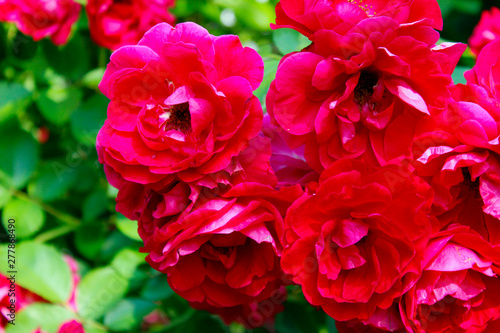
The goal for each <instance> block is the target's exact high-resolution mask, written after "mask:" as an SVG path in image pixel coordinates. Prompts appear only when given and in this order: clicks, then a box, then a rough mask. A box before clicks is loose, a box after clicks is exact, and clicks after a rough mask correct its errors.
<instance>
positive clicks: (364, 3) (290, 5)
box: [271, 0, 443, 37]
mask: <svg viewBox="0 0 500 333" xmlns="http://www.w3.org/2000/svg"><path fill="white" fill-rule="evenodd" d="M377 16H386V17H390V18H392V19H394V20H396V21H397V22H398V23H416V22H418V24H425V25H428V26H430V27H432V28H434V29H438V30H441V29H442V27H443V18H442V17H441V10H440V9H439V4H438V2H437V1H436V0H360V1H346V0H281V1H280V2H279V3H278V5H277V6H276V24H275V25H274V24H271V27H272V28H273V29H276V28H292V29H295V30H297V31H298V32H300V33H301V34H303V35H305V36H307V37H311V36H312V35H313V34H314V33H315V32H316V31H318V30H321V29H328V30H335V29H336V28H337V27H339V28H340V27H342V26H343V25H344V24H345V23H352V24H357V23H359V22H361V21H362V20H364V19H367V18H369V17H377Z"/></svg>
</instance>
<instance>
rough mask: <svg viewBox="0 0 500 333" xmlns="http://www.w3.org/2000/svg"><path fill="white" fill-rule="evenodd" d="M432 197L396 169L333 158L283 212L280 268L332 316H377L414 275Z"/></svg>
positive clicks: (420, 184) (428, 227)
mask: <svg viewBox="0 0 500 333" xmlns="http://www.w3.org/2000/svg"><path fill="white" fill-rule="evenodd" d="M431 200H432V191H431V190H430V188H429V186H428V185H427V184H425V183H424V182H423V181H422V180H420V179H419V178H416V177H412V176H410V175H408V174H407V173H406V172H402V171H399V170H398V169H397V168H395V167H392V166H386V167H382V168H373V167H371V166H369V165H367V164H365V163H362V162H360V161H356V160H340V161H337V162H335V163H333V164H332V165H331V166H330V167H329V168H328V169H326V170H325V171H324V172H323V174H322V175H321V178H320V182H319V187H318V188H317V190H316V192H315V193H309V194H304V195H303V196H302V197H301V198H300V199H298V200H297V201H296V202H295V203H294V204H293V205H292V206H291V207H290V209H289V210H288V213H287V216H286V221H285V222H286V223H285V244H288V245H287V246H285V249H284V251H283V255H282V259H281V266H282V268H283V270H284V271H285V273H288V274H291V275H292V276H293V278H292V279H293V281H294V282H295V283H297V284H300V285H301V286H302V291H303V292H304V295H305V297H306V299H307V300H308V301H309V302H310V303H311V304H313V305H315V306H321V307H322V308H323V310H324V311H325V312H326V313H327V314H328V315H329V316H331V317H332V318H334V319H335V320H341V321H345V320H352V319H360V320H365V321H366V320H369V318H370V317H372V316H373V315H374V314H376V313H377V316H382V315H384V313H383V312H384V311H385V310H386V309H388V308H390V307H391V306H392V304H393V302H394V300H395V299H396V298H397V297H400V296H401V295H402V294H403V293H404V292H405V291H406V290H407V289H408V288H410V287H411V285H412V283H413V282H414V281H415V280H416V278H418V276H419V275H420V272H421V260H422V257H423V253H424V250H425V246H426V244H427V241H428V238H429V236H430V233H431V221H430V220H429V218H428V216H427V214H428V212H429V207H430V202H431ZM377 311H381V312H382V313H381V314H379V313H378V312H377Z"/></svg>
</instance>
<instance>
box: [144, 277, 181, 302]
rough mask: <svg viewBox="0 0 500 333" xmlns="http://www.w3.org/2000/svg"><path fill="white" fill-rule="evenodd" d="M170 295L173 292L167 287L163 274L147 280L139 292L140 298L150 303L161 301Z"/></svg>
mask: <svg viewBox="0 0 500 333" xmlns="http://www.w3.org/2000/svg"><path fill="white" fill-rule="evenodd" d="M172 295H174V291H173V290H172V289H171V288H170V286H169V285H168V282H167V276H166V275H164V274H161V275H159V276H156V277H155V278H152V279H149V280H148V281H147V282H146V285H145V286H144V289H142V292H141V296H142V297H143V298H145V299H148V300H150V301H159V300H163V299H166V298H169V297H170V296H172Z"/></svg>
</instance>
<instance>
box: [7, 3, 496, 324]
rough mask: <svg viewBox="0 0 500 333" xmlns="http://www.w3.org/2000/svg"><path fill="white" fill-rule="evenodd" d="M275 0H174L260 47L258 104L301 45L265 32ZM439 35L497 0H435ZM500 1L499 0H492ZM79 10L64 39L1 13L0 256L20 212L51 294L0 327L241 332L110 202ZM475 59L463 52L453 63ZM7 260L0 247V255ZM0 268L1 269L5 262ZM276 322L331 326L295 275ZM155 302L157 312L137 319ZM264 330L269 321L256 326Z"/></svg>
mask: <svg viewBox="0 0 500 333" xmlns="http://www.w3.org/2000/svg"><path fill="white" fill-rule="evenodd" d="M276 3H277V0H271V1H266V0H177V5H176V8H175V9H174V13H175V15H176V16H177V18H178V19H177V21H178V22H183V21H194V22H197V23H198V24H201V25H203V26H204V27H206V28H207V29H208V30H209V31H210V32H211V33H212V34H215V35H220V34H236V35H239V36H240V39H241V41H242V43H243V44H244V45H246V46H250V47H253V48H255V49H256V50H257V51H258V52H259V53H260V54H261V55H262V56H263V58H264V62H265V74H264V82H263V84H262V86H261V87H260V88H259V89H258V90H257V91H256V94H257V96H258V97H259V98H260V100H261V101H262V103H263V105H264V100H265V95H266V92H267V90H268V87H269V84H270V83H271V81H272V80H273V79H274V76H275V73H276V68H277V66H278V63H279V60H280V59H281V57H282V56H283V55H285V54H286V53H289V52H293V51H298V50H300V49H302V48H304V47H306V46H307V45H308V41H307V39H306V38H304V37H302V36H300V35H299V34H298V33H296V32H295V31H293V30H290V29H282V30H277V31H274V32H272V31H271V30H270V28H269V24H270V23H271V22H274V18H275V17H274V7H275V5H276ZM439 3H440V5H441V8H442V12H443V16H444V22H445V24H444V30H443V32H442V39H443V40H449V41H460V42H466V41H467V39H468V37H469V36H470V34H471V32H472V29H473V27H474V26H475V24H477V22H478V21H479V16H480V13H481V11H482V10H483V9H488V8H489V7H490V6H492V5H494V1H486V0H484V1H481V0H439ZM497 5H498V4H497ZM87 26H88V25H87V20H86V17H85V15H84V14H83V13H82V15H81V17H80V20H79V21H78V23H77V25H76V27H75V29H74V31H73V34H72V37H71V39H70V41H69V43H68V44H67V45H65V46H63V47H56V46H54V45H53V44H51V42H50V41H48V40H42V41H41V42H37V43H36V42H34V41H33V40H32V39H31V38H30V37H27V36H24V35H23V34H21V33H20V32H18V31H17V29H16V27H15V26H14V25H13V24H4V23H3V24H0V133H1V135H0V209H2V213H1V214H2V227H0V228H1V230H0V237H1V241H2V243H4V244H2V245H1V247H0V253H1V255H0V257H1V258H6V255H5V251H6V246H5V242H6V241H7V238H6V236H5V235H6V225H7V223H8V222H7V221H8V219H9V218H15V219H16V223H17V224H16V226H17V237H18V242H19V243H18V248H17V250H18V251H17V253H18V259H19V264H18V267H17V269H18V271H19V272H21V273H20V274H19V278H18V283H19V285H21V286H23V287H25V288H27V289H29V290H31V291H33V292H35V293H37V294H39V295H41V296H42V297H44V298H45V299H47V300H48V301H51V302H53V304H41V303H35V304H33V305H30V306H28V307H27V308H25V309H24V310H22V311H21V312H20V313H19V314H18V317H17V321H16V325H15V326H12V325H10V326H9V327H8V329H7V333H14V332H22V333H26V332H30V331H31V330H34V329H35V328H36V327H38V326H40V327H41V328H42V329H43V330H45V331H47V332H54V331H55V330H56V329H57V327H58V326H59V325H60V324H61V323H62V322H64V321H66V320H68V319H70V318H78V319H79V320H81V321H82V322H83V323H84V325H85V328H86V332H96V333H97V332H139V331H141V329H140V328H141V327H142V328H143V329H142V331H147V332H200V331H203V332H205V331H210V332H234V333H236V332H245V329H244V328H243V327H242V326H241V325H237V324H233V325H231V326H230V327H227V326H225V325H224V324H223V323H222V322H221V321H220V320H219V319H218V318H217V317H215V316H212V315H209V314H207V313H205V312H200V311H195V310H192V309H191V308H190V307H189V306H188V304H187V302H185V301H184V300H182V299H181V298H180V297H178V296H177V295H175V294H174V293H173V292H172V290H171V289H170V288H169V286H168V284H167V282H166V280H165V277H164V276H162V275H161V274H160V273H158V272H156V271H154V270H153V269H151V268H150V267H149V266H148V265H147V264H146V263H145V261H144V255H143V254H141V253H140V252H139V248H140V247H141V245H142V243H141V242H140V238H139V236H138V234H137V225H136V223H135V222H134V221H130V220H128V219H126V218H125V217H123V216H122V215H121V214H118V213H116V212H115V209H114V198H115V196H116V190H115V189H113V188H112V187H110V185H109V184H108V182H107V181H106V178H105V176H104V172H103V170H102V167H101V165H99V163H98V162H97V154H96V151H95V138H96V135H97V132H98V130H99V128H100V127H101V126H102V124H103V122H104V119H105V118H106V107H107V103H108V100H107V99H106V98H105V97H104V96H102V94H100V92H99V90H98V88H97V85H98V83H99V81H100V78H101V77H102V74H103V72H104V69H105V66H106V64H107V62H108V59H109V56H110V54H111V53H110V51H109V50H106V49H102V48H99V47H97V46H96V45H95V44H93V43H92V41H91V40H90V37H89V33H88V27H87ZM473 64H474V58H473V57H472V55H471V54H470V53H467V52H466V54H465V55H464V57H463V58H462V59H461V62H460V64H459V67H458V68H457V70H456V72H455V73H454V80H455V82H464V80H463V72H464V71H466V70H468V69H470V68H471V67H472V66H473ZM63 253H64V254H69V255H71V256H72V257H74V258H75V259H76V260H77V261H78V263H79V266H80V268H81V269H80V274H81V275H82V279H81V281H80V283H79V284H78V289H77V308H78V313H76V314H75V313H73V312H72V311H70V310H68V309H67V308H66V307H64V306H63V305H62V304H63V302H64V300H67V299H68V297H69V294H70V291H71V274H70V271H69V269H68V266H67V265H66V264H65V262H64V260H63ZM2 260H4V259H2ZM0 267H2V269H1V270H0V271H1V272H2V273H4V274H5V271H6V270H7V269H6V268H5V265H4V263H3V262H2V265H1V266H0ZM285 306H286V309H287V310H286V311H285V312H284V313H282V314H280V315H278V317H277V318H276V323H275V329H276V331H277V332H292V333H295V332H297V333H299V332H322V333H329V332H336V329H335V325H334V322H333V320H332V319H331V318H329V317H328V316H326V315H325V314H324V313H323V312H322V311H321V310H317V309H315V308H313V307H311V306H310V305H309V304H308V303H307V302H306V301H305V300H304V298H303V296H302V294H301V292H300V288H299V287H290V290H289V299H288V301H287V302H286V303H285ZM153 311H157V313H160V316H161V317H162V318H163V322H164V323H160V324H157V325H154V324H149V325H146V324H145V323H144V320H143V318H144V317H145V316H147V315H148V314H150V313H152V312H153ZM254 331H255V332H264V331H265V330H264V329H257V330H254Z"/></svg>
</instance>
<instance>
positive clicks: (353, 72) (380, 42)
mask: <svg viewBox="0 0 500 333" xmlns="http://www.w3.org/2000/svg"><path fill="white" fill-rule="evenodd" d="M346 26H347V28H348V29H346V30H345V32H343V33H338V32H335V31H332V30H319V31H317V32H316V33H315V34H314V35H313V36H312V37H311V38H312V40H313V44H312V45H311V46H310V47H308V48H307V49H306V50H304V51H302V52H297V53H292V54H290V55H288V56H286V57H284V58H283V60H282V61H281V63H280V65H279V67H278V70H277V73H276V80H275V81H274V82H273V83H272V85H271V89H270V91H269V94H268V96H267V110H268V112H269V113H270V114H271V116H273V117H274V118H275V119H276V121H277V123H278V124H279V126H280V127H281V128H282V129H283V130H284V131H286V132H287V133H288V134H289V136H288V137H284V138H285V139H287V143H288V145H289V146H290V147H291V148H296V147H298V146H300V145H301V144H305V153H304V155H305V158H306V161H307V162H308V164H309V165H310V166H311V167H313V168H314V169H315V170H316V171H318V172H320V171H321V170H322V169H324V168H326V167H328V166H329V165H330V164H331V163H332V162H334V161H335V160H337V159H341V158H354V157H358V156H361V155H363V154H372V155H374V157H375V158H376V160H378V163H380V164H381V165H385V164H391V163H392V164H399V163H400V162H401V160H402V159H403V158H405V157H408V156H409V155H410V149H409V146H410V145H411V142H412V140H413V137H414V132H415V128H414V127H415V123H416V122H417V120H418V119H420V118H422V117H428V116H429V115H430V114H435V113H439V112H441V111H442V110H444V109H445V108H446V106H447V105H448V103H449V102H450V101H451V94H450V91H449V87H450V86H451V84H452V80H451V76H450V74H451V73H452V72H453V69H454V68H455V65H456V63H457V61H458V59H459V57H460V55H461V54H462V52H463V50H464V49H465V47H466V46H465V45H462V44H450V43H445V44H441V45H439V46H435V43H436V42H437V40H438V38H439V34H438V33H437V32H436V31H435V30H433V29H431V28H430V27H427V26H422V25H419V24H415V25H405V26H402V25H400V24H398V23H397V22H396V21H394V20H393V19H391V18H388V17H375V18H370V19H366V20H363V21H361V22H360V23H358V24H357V25H355V26H352V25H347V24H346V25H344V28H346Z"/></svg>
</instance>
